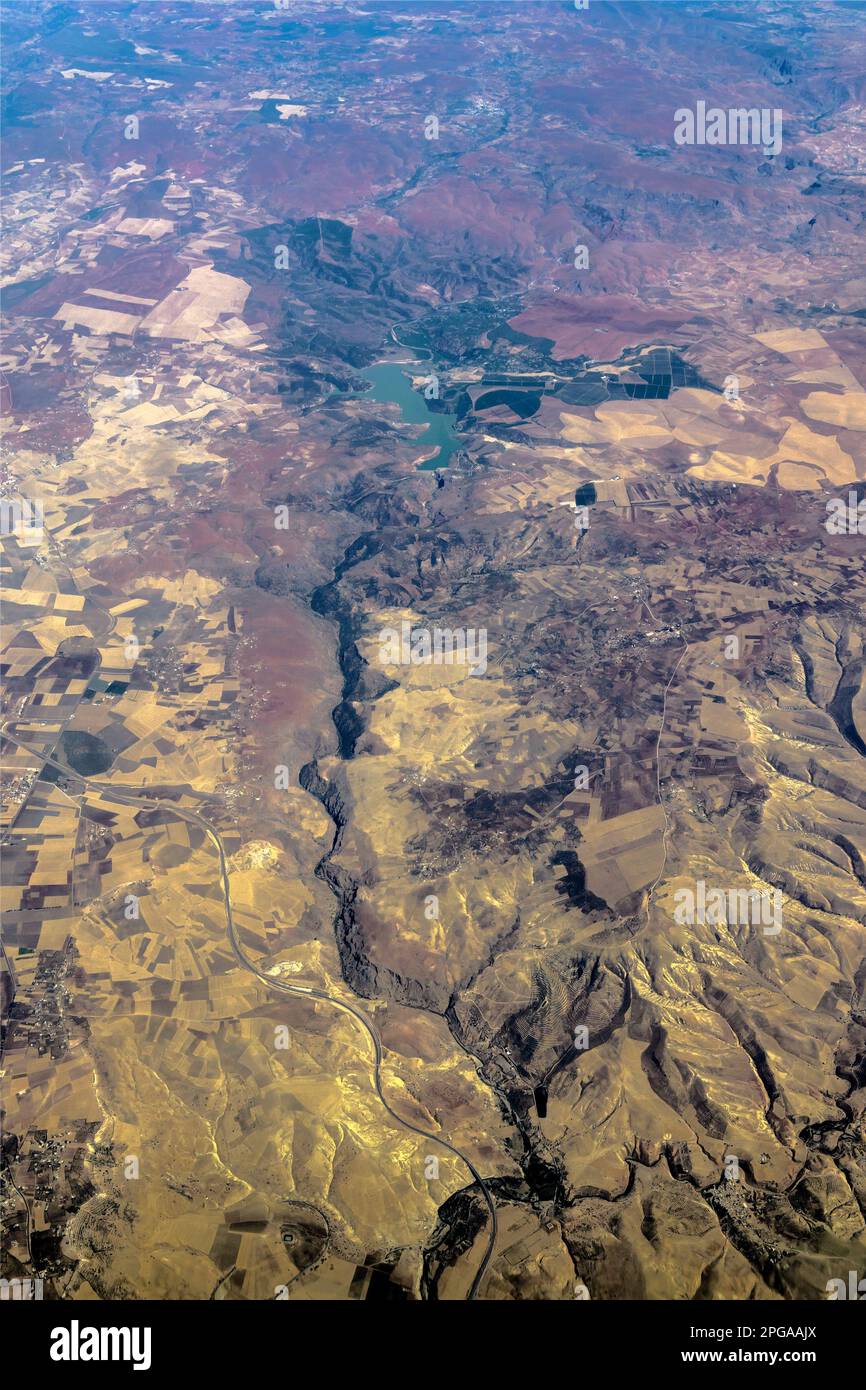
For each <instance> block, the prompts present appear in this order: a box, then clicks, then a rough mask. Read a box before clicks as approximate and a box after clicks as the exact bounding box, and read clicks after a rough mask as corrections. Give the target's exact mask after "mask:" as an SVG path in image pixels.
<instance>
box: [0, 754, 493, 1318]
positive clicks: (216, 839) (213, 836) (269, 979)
mask: <svg viewBox="0 0 866 1390" xmlns="http://www.w3.org/2000/svg"><path fill="white" fill-rule="evenodd" d="M2 734H3V737H4V738H8V739H9V740H10V742H12V743H14V744H16V745H17V746H18V747H19V748H23V749H24V751H25V752H27V753H30V754H31V756H32V757H35V758H37V759H39V761H40V762H42V763H45V764H47V765H48V766H49V767H53V768H55V769H56V770H57V771H58V772H61V773H63V775H64V776H65V777H67V778H69V779H70V780H72V781H75V782H80V783H81V784H82V785H83V786H84V787H92V788H93V789H94V790H95V791H97V792H99V794H100V795H101V796H104V797H107V798H108V799H109V800H111V801H116V802H118V804H120V805H122V806H133V807H136V808H137V809H138V810H146V811H163V810H168V811H170V812H171V813H172V815H175V816H179V817H180V818H181V820H185V821H189V822H190V824H192V825H197V826H198V827H199V828H200V829H201V830H203V831H204V832H205V834H206V835H207V836H208V838H209V840H210V841H211V843H212V844H213V846H214V847H215V849H216V851H217V854H218V855H219V866H220V878H221V881H222V890H223V905H224V908H225V916H226V931H227V935H228V940H229V944H230V945H231V948H232V952H233V953H234V957H235V959H236V960H237V962H238V965H240V967H241V968H242V969H243V970H247V971H249V973H250V974H251V975H255V977H256V979H257V980H260V981H261V982H262V984H264V985H266V986H267V988H268V989H275V990H278V991H280V992H281V993H283V994H294V995H296V996H298V997H299V998H301V999H319V1000H321V1001H322V1002H323V1003H325V1004H332V1005H333V1007H334V1008H335V1009H342V1011H343V1013H346V1014H349V1015H350V1017H351V1018H353V1019H354V1020H355V1022H356V1023H357V1024H358V1025H359V1026H360V1027H361V1028H363V1030H364V1032H365V1033H366V1035H367V1037H368V1038H369V1040H370V1042H371V1043H372V1045H373V1085H374V1088H375V1091H376V1094H377V1096H378V1097H379V1100H380V1101H381V1103H382V1105H383V1106H384V1108H385V1109H386V1110H387V1112H388V1114H389V1115H390V1116H391V1118H392V1119H393V1120H396V1122H397V1124H399V1125H402V1126H403V1128H404V1129H408V1130H411V1132H412V1133H413V1134H419V1135H421V1137H422V1138H423V1139H428V1140H429V1141H430V1142H431V1143H432V1144H438V1145H439V1147H440V1148H443V1149H447V1151H448V1152H449V1153H450V1154H453V1155H454V1157H455V1158H458V1159H459V1160H460V1162H461V1163H463V1164H465V1166H466V1168H467V1169H468V1171H469V1172H470V1173H471V1175H472V1181H473V1184H474V1185H476V1186H477V1187H478V1189H479V1191H480V1192H481V1194H482V1196H483V1197H484V1200H485V1202H486V1203H487V1209H488V1211H489V1213H490V1223H489V1226H490V1229H489V1232H488V1237H487V1248H486V1250H485V1252H484V1257H483V1259H482V1260H481V1263H480V1264H479V1266H478V1269H477V1271H476V1273H475V1278H474V1279H473V1280H472V1284H471V1286H470V1289H469V1292H468V1294H467V1295H466V1297H467V1299H474V1298H475V1297H476V1295H477V1293H478V1288H479V1285H480V1283H481V1280H482V1278H483V1276H484V1273H485V1271H486V1269H487V1266H488V1265H489V1263H490V1260H491V1257H492V1255H493V1250H494V1247H495V1245H496V1231H497V1219H496V1203H495V1202H494V1200H493V1197H492V1195H491V1192H490V1189H489V1188H488V1187H487V1184H486V1183H485V1181H484V1179H483V1178H482V1176H481V1174H480V1173H479V1172H478V1169H477V1168H476V1167H475V1165H474V1163H472V1161H471V1159H469V1158H467V1157H466V1155H465V1154H464V1153H461V1151H460V1150H459V1149H458V1148H456V1147H455V1146H454V1145H453V1144H450V1143H449V1142H448V1140H447V1139H442V1138H441V1137H440V1136H439V1135H438V1134H431V1133H430V1131H429V1130H426V1129H421V1128H420V1127H419V1126H418V1125H413V1124H412V1123H411V1121H410V1120H405V1119H404V1118H403V1116H402V1115H399V1114H398V1113H397V1111H396V1110H395V1109H394V1108H393V1106H392V1105H391V1104H390V1103H389V1101H388V1100H387V1099H386V1098H385V1094H384V1092H383V1090H382V1058H383V1048H382V1041H381V1039H380V1037H379V1034H378V1032H377V1030H376V1028H375V1026H374V1024H373V1023H372V1022H371V1021H370V1019H369V1018H368V1017H367V1016H366V1014H363V1013H362V1012H361V1011H360V1009H356V1008H355V1007H354V1005H352V1004H348V1003H346V1001H345V1000H344V999H338V998H337V997H336V996H335V995H333V994H328V993H326V991H325V990H321V989H315V988H313V987H312V986H310V985H293V984H291V983H290V982H289V981H287V980H282V979H279V978H278V977H276V976H274V975H268V974H266V973H265V971H264V970H261V969H260V968H259V966H258V965H257V964H256V962H255V961H254V960H252V959H251V958H250V957H249V956H248V955H246V953H245V952H244V950H243V947H242V946H241V944H240V942H239V941H238V936H237V931H236V929H235V922H234V916H233V914H232V899H231V890H230V887H229V874H228V864H227V862H226V854H225V849H224V847H223V842H222V839H221V837H220V835H219V832H218V831H216V830H214V828H213V826H212V825H210V824H209V822H208V821H206V820H204V818H203V817H202V816H200V815H198V813H197V812H195V811H189V810H187V809H186V807H184V806H178V805H177V804H176V803H175V802H173V801H155V800H152V799H150V798H148V797H145V796H139V795H136V794H135V790H134V789H132V788H126V789H125V791H123V792H121V791H120V790H118V789H117V788H116V787H113V786H112V785H111V784H110V783H107V782H98V781H95V780H94V779H93V778H90V777H82V776H81V775H80V774H79V773H77V772H73V771H72V769H71V768H68V767H64V765H63V763H59V762H56V761H55V759H54V758H51V757H47V756H46V754H44V753H42V752H41V751H40V750H39V749H38V748H32V747H31V746H30V745H29V744H27V743H24V742H23V741H22V740H21V739H20V738H18V736H17V735H16V734H12V733H9V731H8V730H7V729H4V730H2ZM144 790H145V791H146V790H147V788H144Z"/></svg>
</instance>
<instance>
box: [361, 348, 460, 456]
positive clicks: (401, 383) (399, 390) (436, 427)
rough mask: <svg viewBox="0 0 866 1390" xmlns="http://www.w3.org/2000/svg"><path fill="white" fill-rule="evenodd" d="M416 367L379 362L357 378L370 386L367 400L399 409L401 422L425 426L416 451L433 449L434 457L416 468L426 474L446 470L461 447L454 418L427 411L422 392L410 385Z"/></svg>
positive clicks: (411, 364)
mask: <svg viewBox="0 0 866 1390" xmlns="http://www.w3.org/2000/svg"><path fill="white" fill-rule="evenodd" d="M419 367H420V364H416V363H412V362H407V363H404V364H400V363H396V362H378V363H376V365H375V366H373V367H365V368H364V370H363V371H362V372H359V376H362V377H363V378H364V380H365V381H369V383H370V390H369V391H365V392H364V396H365V397H366V398H368V399H371V400H374V401H392V402H393V403H394V405H398V406H399V407H400V413H401V415H402V418H403V419H404V420H405V421H406V423H407V424H409V425H426V426H427V428H426V430H425V431H424V433H423V434H422V435H420V436H419V438H418V441H417V443H418V448H419V449H423V450H424V452H425V453H427V452H428V451H429V450H430V449H434V448H435V450H436V453H435V454H434V455H433V457H432V458H428V459H425V461H424V462H423V463H421V464H419V465H418V467H419V468H421V469H425V470H430V469H434V468H446V467H447V466H448V460H449V459H450V457H451V455H452V454H453V453H454V451H455V449H457V448H458V447H459V444H460V441H459V439H458V438H457V434H456V431H455V428H454V426H455V424H456V421H457V416H456V415H445V414H440V413H438V412H435V411H432V410H431V409H430V406H429V404H428V402H427V400H426V398H425V396H424V392H423V390H420V391H419V390H416V389H415V388H414V387H413V385H412V372H413V370H415V371H416V375H417V374H418V371H417V369H418V368H419Z"/></svg>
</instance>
